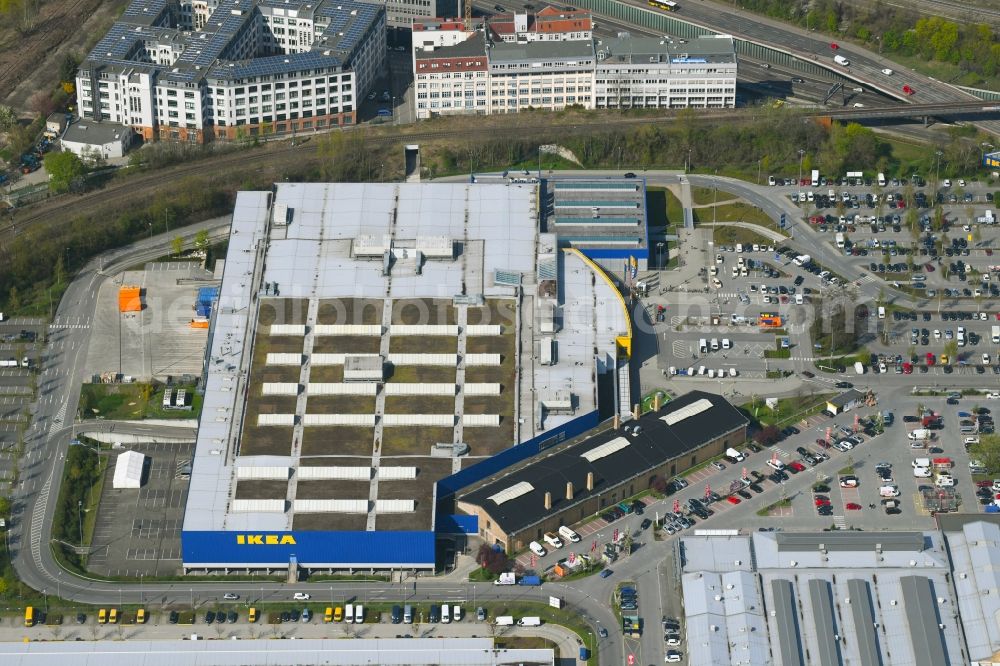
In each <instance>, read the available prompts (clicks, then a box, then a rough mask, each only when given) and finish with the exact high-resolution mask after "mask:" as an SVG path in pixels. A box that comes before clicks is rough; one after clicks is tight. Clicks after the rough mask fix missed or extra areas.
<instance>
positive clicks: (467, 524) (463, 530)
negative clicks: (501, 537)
mask: <svg viewBox="0 0 1000 666" xmlns="http://www.w3.org/2000/svg"><path fill="white" fill-rule="evenodd" d="M434 532H435V533H436V534H479V516H466V515H464V514H440V513H439V514H437V524H436V525H435V526H434Z"/></svg>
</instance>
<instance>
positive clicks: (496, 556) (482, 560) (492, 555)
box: [476, 543, 510, 576]
mask: <svg viewBox="0 0 1000 666" xmlns="http://www.w3.org/2000/svg"><path fill="white" fill-rule="evenodd" d="M476 562H477V563H478V564H479V566H481V567H482V568H484V569H486V570H487V571H489V572H490V573H491V574H493V575H494V576H499V575H500V574H501V573H504V572H505V571H508V570H509V569H510V558H509V557H507V553H506V551H504V550H503V549H502V548H501V549H499V550H498V549H495V548H493V547H492V546H490V545H489V544H485V543H484V544H482V545H481V546H479V552H478V553H476Z"/></svg>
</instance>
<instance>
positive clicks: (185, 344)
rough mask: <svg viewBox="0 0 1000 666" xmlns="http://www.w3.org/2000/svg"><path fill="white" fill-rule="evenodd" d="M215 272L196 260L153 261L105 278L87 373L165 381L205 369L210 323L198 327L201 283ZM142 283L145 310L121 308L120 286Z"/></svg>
mask: <svg viewBox="0 0 1000 666" xmlns="http://www.w3.org/2000/svg"><path fill="white" fill-rule="evenodd" d="M211 278H212V275H211V274H210V273H208V272H207V271H204V270H203V269H202V268H201V267H200V264H197V263H195V262H156V263H149V264H147V265H146V267H145V269H144V270H142V271H126V272H125V273H123V274H121V275H119V276H118V277H116V278H115V279H114V280H106V281H105V282H104V283H103V284H102V286H101V291H100V293H99V295H98V299H97V307H96V310H95V314H94V322H93V324H92V327H93V331H92V335H91V336H90V348H89V349H88V352H87V364H86V373H87V374H88V375H99V374H102V373H106V372H114V373H121V374H123V375H129V376H132V377H138V378H155V379H160V380H165V379H166V378H167V377H168V376H174V377H176V376H179V375H185V374H188V375H197V374H199V373H200V372H201V369H202V361H203V359H204V355H205V344H206V341H207V340H208V329H207V328H193V327H192V326H191V321H192V320H193V319H194V318H195V312H194V303H195V299H196V297H197V293H198V287H201V286H206V285H210V284H212V282H211ZM123 284H125V285H139V286H140V287H141V288H142V290H143V299H142V302H143V308H142V310H141V311H140V312H119V310H118V289H119V288H120V287H121V286H122V285H123Z"/></svg>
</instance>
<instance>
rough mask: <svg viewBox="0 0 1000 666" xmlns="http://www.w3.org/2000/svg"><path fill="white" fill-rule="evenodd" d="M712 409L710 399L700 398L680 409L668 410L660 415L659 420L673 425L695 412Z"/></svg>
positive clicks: (699, 412)
mask: <svg viewBox="0 0 1000 666" xmlns="http://www.w3.org/2000/svg"><path fill="white" fill-rule="evenodd" d="M708 409H712V401H711V400H709V399H707V398H702V399H701V400H695V401H694V402H692V403H691V404H690V405H685V406H684V407H681V408H680V409H678V410H676V411H673V412H670V413H669V414H667V415H666V416H661V417H660V420H661V421H663V422H664V423H666V424H667V425H671V426H672V425H674V424H676V423H680V422H681V421H683V420H684V419H686V418H690V417H692V416H694V415H695V414H701V413H702V412H704V411H705V410H708Z"/></svg>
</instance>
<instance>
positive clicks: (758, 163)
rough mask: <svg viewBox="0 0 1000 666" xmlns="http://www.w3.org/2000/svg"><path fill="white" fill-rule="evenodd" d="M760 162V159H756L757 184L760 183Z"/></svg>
mask: <svg viewBox="0 0 1000 666" xmlns="http://www.w3.org/2000/svg"><path fill="white" fill-rule="evenodd" d="M760 163H761V160H757V184H758V185H760Z"/></svg>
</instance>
